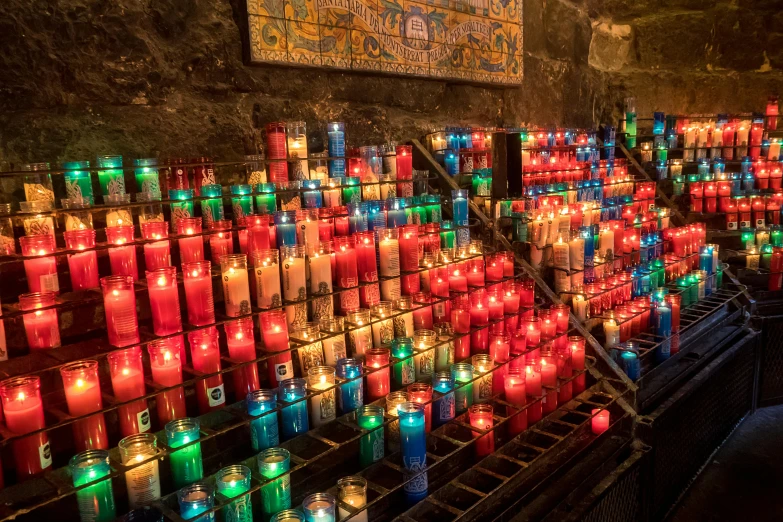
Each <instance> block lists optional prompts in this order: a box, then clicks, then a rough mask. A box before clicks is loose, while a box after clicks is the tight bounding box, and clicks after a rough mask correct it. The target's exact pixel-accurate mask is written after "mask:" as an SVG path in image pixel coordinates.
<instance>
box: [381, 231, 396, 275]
mask: <svg viewBox="0 0 783 522" xmlns="http://www.w3.org/2000/svg"><path fill="white" fill-rule="evenodd" d="M378 248H379V252H380V258H381V267H380V275H381V277H397V276H399V275H400V242H399V241H397V240H396V239H391V238H384V239H381V242H380V243H379V245H378Z"/></svg>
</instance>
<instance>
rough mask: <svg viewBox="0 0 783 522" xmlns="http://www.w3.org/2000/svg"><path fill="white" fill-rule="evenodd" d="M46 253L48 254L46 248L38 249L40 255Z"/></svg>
mask: <svg viewBox="0 0 783 522" xmlns="http://www.w3.org/2000/svg"><path fill="white" fill-rule="evenodd" d="M45 254H46V250H44V249H43V248H42V249H40V250H39V251H38V255H39V256H42V255H45Z"/></svg>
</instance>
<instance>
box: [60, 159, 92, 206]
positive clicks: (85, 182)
mask: <svg viewBox="0 0 783 522" xmlns="http://www.w3.org/2000/svg"><path fill="white" fill-rule="evenodd" d="M63 169H64V170H65V171H66V172H65V173H64V174H63V178H65V193H66V194H67V197H68V199H72V200H78V199H79V198H81V199H84V200H86V201H87V202H88V203H89V204H90V205H94V204H95V197H94V196H93V192H92V176H91V175H90V162H89V161H66V162H65V163H63Z"/></svg>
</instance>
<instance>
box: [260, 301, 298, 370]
mask: <svg viewBox="0 0 783 522" xmlns="http://www.w3.org/2000/svg"><path fill="white" fill-rule="evenodd" d="M259 323H260V325H261V335H262V337H263V340H264V349H265V350H266V351H267V352H269V353H274V354H276V355H274V356H273V357H272V358H271V359H269V360H268V361H267V366H268V367H269V381H270V382H271V383H272V385H277V384H279V383H281V382H282V381H284V380H286V379H290V378H291V377H293V376H294V365H293V363H292V362H291V352H289V351H288V322H287V320H286V315H285V311H283V310H272V311H269V312H263V313H262V314H261V315H260V316H259ZM280 352H282V353H280Z"/></svg>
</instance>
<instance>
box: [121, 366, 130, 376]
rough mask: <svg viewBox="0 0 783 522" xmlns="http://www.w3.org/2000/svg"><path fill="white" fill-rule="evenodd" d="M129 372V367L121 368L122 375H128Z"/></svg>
mask: <svg viewBox="0 0 783 522" xmlns="http://www.w3.org/2000/svg"><path fill="white" fill-rule="evenodd" d="M129 373H130V370H129V369H127V368H123V369H122V374H123V375H128V374H129Z"/></svg>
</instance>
